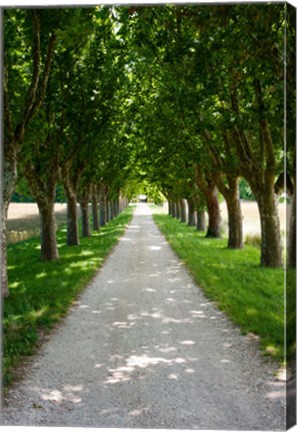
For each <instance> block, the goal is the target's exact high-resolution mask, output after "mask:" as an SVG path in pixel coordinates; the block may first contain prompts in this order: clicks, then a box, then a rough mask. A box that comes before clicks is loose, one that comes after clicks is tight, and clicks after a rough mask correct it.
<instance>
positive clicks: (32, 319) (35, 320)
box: [3, 207, 133, 385]
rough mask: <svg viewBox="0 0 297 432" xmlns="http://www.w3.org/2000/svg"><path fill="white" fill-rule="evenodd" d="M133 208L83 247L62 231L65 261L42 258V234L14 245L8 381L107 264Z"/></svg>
mask: <svg viewBox="0 0 297 432" xmlns="http://www.w3.org/2000/svg"><path fill="white" fill-rule="evenodd" d="M132 214H133V209H132V208H131V207H129V208H128V209H126V210H125V211H124V212H123V213H122V214H121V215H119V216H118V217H117V218H116V219H114V220H113V221H111V222H109V223H108V224H107V225H106V226H105V227H103V228H101V230H100V232H93V233H92V237H90V238H81V244H80V246H71V247H69V246H66V228H65V227H64V228H60V229H59V230H58V233H57V234H58V244H59V253H60V260H58V261H55V262H42V261H40V259H39V253H40V252H39V251H40V244H39V238H31V239H29V240H25V241H22V242H19V243H15V244H10V245H9V246H8V277H9V288H10V296H9V298H7V299H5V300H4V306H3V336H4V338H3V339H4V343H3V354H4V355H3V384H4V385H6V384H8V383H9V382H10V381H11V380H12V379H13V368H14V367H15V366H16V365H17V364H19V363H20V361H21V360H22V358H23V357H24V356H27V355H31V354H32V353H33V352H34V348H35V347H36V345H37V341H38V335H39V334H40V332H44V331H47V330H48V329H50V328H51V327H52V326H53V324H54V323H56V322H57V321H58V320H59V319H60V318H61V317H62V316H63V315H65V313H66V312H67V310H68V308H69V305H70V304H71V303H72V302H73V301H74V299H75V298H76V296H77V294H78V293H79V292H80V291H81V290H82V289H83V288H84V287H85V286H86V284H87V283H88V282H89V281H90V280H91V278H92V277H93V276H94V275H95V274H96V272H97V270H98V268H99V267H100V266H101V265H102V263H103V261H104V259H105V257H106V256H107V255H108V254H109V252H110V251H111V249H112V248H113V246H114V245H115V244H116V243H117V241H118V238H119V237H120V236H121V235H122V234H123V233H124V230H125V227H126V225H127V223H128V222H129V221H130V220H131V219H132Z"/></svg>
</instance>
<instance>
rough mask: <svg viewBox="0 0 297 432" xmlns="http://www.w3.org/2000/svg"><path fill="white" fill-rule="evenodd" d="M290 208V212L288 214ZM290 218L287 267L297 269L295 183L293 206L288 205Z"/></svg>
mask: <svg viewBox="0 0 297 432" xmlns="http://www.w3.org/2000/svg"><path fill="white" fill-rule="evenodd" d="M289 207H290V212H288V210H289ZM287 212H288V213H290V217H289V221H288V222H289V223H288V226H289V232H288V249H287V267H289V268H295V267H296V182H295V181H294V188H293V194H292V196H291V204H290V206H288V205H287Z"/></svg>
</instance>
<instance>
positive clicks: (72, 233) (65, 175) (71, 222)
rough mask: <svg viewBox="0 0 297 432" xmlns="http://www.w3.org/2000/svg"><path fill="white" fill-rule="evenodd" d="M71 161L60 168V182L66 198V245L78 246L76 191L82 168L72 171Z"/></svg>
mask: <svg viewBox="0 0 297 432" xmlns="http://www.w3.org/2000/svg"><path fill="white" fill-rule="evenodd" d="M72 162H73V161H72V160H69V161H68V162H67V163H65V164H64V165H63V167H62V170H61V173H62V181H63V186H64V190H65V194H66V198H67V245H68V246H78V245H79V244H80V242H79V234H78V218H77V190H78V184H79V181H80V178H81V175H82V173H83V169H84V166H83V165H82V166H80V167H76V169H75V170H74V172H73V173H72V172H71V169H72Z"/></svg>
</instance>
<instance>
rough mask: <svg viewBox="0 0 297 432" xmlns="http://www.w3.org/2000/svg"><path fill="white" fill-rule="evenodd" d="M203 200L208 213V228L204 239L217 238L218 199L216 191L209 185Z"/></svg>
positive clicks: (219, 225) (218, 225)
mask: <svg viewBox="0 0 297 432" xmlns="http://www.w3.org/2000/svg"><path fill="white" fill-rule="evenodd" d="M205 200H206V205H207V211H208V227H207V232H206V237H214V238H219V237H220V236H221V212H220V204H219V198H218V190H217V188H216V186H215V185H214V184H211V185H210V186H209V187H208V189H207V190H205Z"/></svg>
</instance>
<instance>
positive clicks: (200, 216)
mask: <svg viewBox="0 0 297 432" xmlns="http://www.w3.org/2000/svg"><path fill="white" fill-rule="evenodd" d="M205 230H206V216H205V210H197V231H205Z"/></svg>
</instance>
